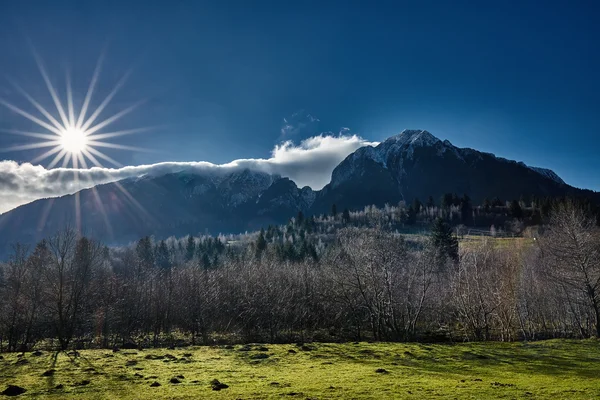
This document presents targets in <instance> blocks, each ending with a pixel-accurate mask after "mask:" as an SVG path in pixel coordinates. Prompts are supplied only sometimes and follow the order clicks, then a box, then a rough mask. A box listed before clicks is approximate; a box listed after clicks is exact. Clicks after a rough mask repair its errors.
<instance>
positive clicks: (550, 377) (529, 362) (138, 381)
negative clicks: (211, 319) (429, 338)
mask: <svg viewBox="0 0 600 400" xmlns="http://www.w3.org/2000/svg"><path fill="white" fill-rule="evenodd" d="M230 347H231V346H230ZM260 347H261V346H260V345H251V346H247V347H246V348H243V347H242V346H240V345H238V346H233V348H226V347H224V346H222V347H194V348H185V349H176V350H166V349H148V350H143V351H133V350H122V351H120V352H116V353H113V352H112V351H107V350H88V351H82V352H81V353H80V354H79V355H74V354H70V355H69V354H67V353H58V354H56V353H49V352H42V354H41V355H34V354H33V353H25V354H23V355H22V356H20V357H19V355H18V354H4V355H3V359H2V360H0V391H2V390H4V389H5V387H6V386H7V385H9V384H11V385H18V386H21V387H23V388H25V389H27V392H25V393H24V394H22V395H20V396H18V397H17V398H54V399H65V398H77V399H121V398H125V399H167V398H168V399H187V398H190V399H200V398H215V399H219V398H222V399H283V398H291V399H294V398H298V399H309V398H310V399H334V398H342V399H362V398H372V399H403V398H406V399H427V398H444V399H445V398H456V399H464V398H467V399H471V398H472V399H482V398H506V399H519V398H524V399H529V398H531V399H591V398H599V397H600V342H599V341H596V340H582V341H565V340H551V341H544V342H531V343H469V344H455V345H421V344H396V343H374V344H370V343H356V344H352V343H350V344H311V345H309V347H308V348H306V347H305V348H301V347H298V346H296V345H265V348H262V349H261V348H260ZM248 349H250V350H248ZM243 350H246V351H243ZM50 370H54V372H47V371H50ZM44 373H46V375H48V376H43V375H44ZM177 376H179V377H178V378H177V380H179V381H180V383H170V380H171V379H172V378H174V377H177ZM213 379H218V380H219V381H220V382H221V383H224V384H226V385H228V386H229V387H228V388H225V389H222V390H220V391H213V390H212V387H211V381H212V380H213ZM154 382H158V383H159V384H160V386H156V387H152V386H151V384H152V383H154Z"/></svg>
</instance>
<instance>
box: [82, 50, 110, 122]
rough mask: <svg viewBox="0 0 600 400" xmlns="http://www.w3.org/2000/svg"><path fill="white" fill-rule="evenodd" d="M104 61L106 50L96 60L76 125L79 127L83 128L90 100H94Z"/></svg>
mask: <svg viewBox="0 0 600 400" xmlns="http://www.w3.org/2000/svg"><path fill="white" fill-rule="evenodd" d="M103 61H104V51H103V52H102V53H101V54H100V57H99V58H98V61H97V62H96V68H95V69H94V74H93V75H92V80H91V81H90V86H88V90H87V93H86V94H85V99H84V100H83V105H82V106H81V111H80V112H79V117H77V124H76V125H75V126H76V127H77V129H81V125H82V124H83V121H84V120H85V114H86V113H87V109H88V106H89V105H90V101H91V100H92V94H93V93H94V89H95V87H96V82H97V81H98V77H99V76H100V70H101V69H102V62H103Z"/></svg>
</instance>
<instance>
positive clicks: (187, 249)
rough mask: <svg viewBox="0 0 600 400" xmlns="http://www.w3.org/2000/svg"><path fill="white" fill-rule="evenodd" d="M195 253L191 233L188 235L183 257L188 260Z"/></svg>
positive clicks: (194, 244)
mask: <svg viewBox="0 0 600 400" xmlns="http://www.w3.org/2000/svg"><path fill="white" fill-rule="evenodd" d="M194 254H196V242H195V241H194V237H193V236H192V235H190V236H188V240H187V245H186V246H185V259H186V260H187V261H190V260H191V259H192V258H194Z"/></svg>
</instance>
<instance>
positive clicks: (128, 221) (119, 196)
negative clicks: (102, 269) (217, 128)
mask: <svg viewBox="0 0 600 400" xmlns="http://www.w3.org/2000/svg"><path fill="white" fill-rule="evenodd" d="M314 197H315V195H314V192H313V191H312V190H311V189H310V188H304V189H299V188H298V187H297V186H296V184H295V183H294V182H292V181H291V180H289V179H288V178H282V177H280V176H277V175H269V174H266V173H263V172H256V171H250V170H248V169H244V170H238V171H234V172H225V173H218V172H214V171H210V172H200V173H199V172H196V173H189V172H179V173H172V174H166V175H162V176H158V177H156V176H144V177H140V178H129V179H125V180H122V181H120V182H117V183H108V184H104V185H99V186H96V187H95V188H92V189H86V190H82V191H80V192H79V193H78V194H77V195H75V194H74V195H68V196H63V197H59V198H55V199H42V200H38V201H35V202H33V203H30V204H26V205H23V206H21V207H18V208H16V209H14V210H12V211H10V212H8V213H5V214H3V215H2V216H0V253H2V252H5V251H6V249H7V247H8V245H9V243H14V242H22V243H35V242H36V241H38V240H40V239H41V238H44V237H47V236H49V235H51V234H53V233H54V232H56V231H57V230H58V229H60V228H62V227H64V226H67V225H69V226H72V227H76V226H77V221H78V219H79V221H80V222H79V226H81V228H82V230H83V231H84V232H86V233H87V234H89V235H92V236H94V237H96V238H99V239H101V240H103V241H104V242H106V243H109V244H122V243H127V242H129V241H133V240H137V239H139V238H140V237H142V236H145V235H155V236H156V237H168V236H171V235H176V236H183V235H187V234H190V233H191V234H197V233H198V232H211V233H219V232H243V231H246V230H256V229H260V227H262V226H265V225H268V224H274V223H281V222H282V221H285V220H287V219H288V218H289V217H290V216H292V215H295V214H296V213H297V212H298V211H299V210H307V209H308V208H310V207H311V205H312V202H313V201H314ZM77 203H79V207H76V205H77ZM77 209H79V210H80V213H79V218H78V216H77V213H76V210H77Z"/></svg>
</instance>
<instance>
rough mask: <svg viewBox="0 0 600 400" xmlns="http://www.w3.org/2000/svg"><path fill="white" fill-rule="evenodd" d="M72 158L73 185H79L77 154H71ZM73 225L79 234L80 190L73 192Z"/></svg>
mask: <svg viewBox="0 0 600 400" xmlns="http://www.w3.org/2000/svg"><path fill="white" fill-rule="evenodd" d="M72 158H73V182H75V187H78V186H79V170H78V168H79V164H78V158H77V154H72ZM75 226H76V228H77V233H79V234H81V199H80V192H79V191H77V192H75Z"/></svg>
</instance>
